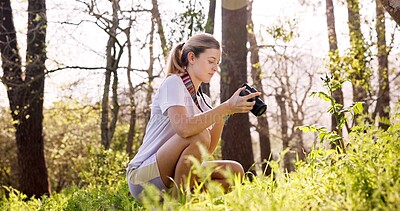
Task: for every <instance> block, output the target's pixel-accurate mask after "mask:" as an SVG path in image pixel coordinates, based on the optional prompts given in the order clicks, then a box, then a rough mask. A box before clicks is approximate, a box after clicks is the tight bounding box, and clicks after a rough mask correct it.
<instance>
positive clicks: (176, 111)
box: [168, 87, 261, 138]
mask: <svg viewBox="0 0 400 211" xmlns="http://www.w3.org/2000/svg"><path fill="white" fill-rule="evenodd" d="M244 89H245V87H242V88H239V89H238V90H237V91H236V92H235V93H234V94H233V95H232V97H231V98H230V99H229V100H227V101H225V102H224V103H222V104H220V105H218V106H217V107H215V108H213V109H211V110H208V111H206V112H204V113H201V114H197V115H194V116H192V117H189V116H188V114H187V111H186V108H185V107H184V106H172V107H170V108H169V109H168V117H169V119H170V121H171V124H172V127H173V128H174V129H175V131H176V133H177V134H178V135H179V136H181V137H182V138H188V137H190V136H193V135H196V134H198V133H200V132H201V131H203V130H205V129H206V128H208V127H209V126H210V125H212V124H214V123H215V122H218V121H221V120H222V119H223V117H224V116H226V115H230V114H234V113H247V112H249V111H250V110H251V109H252V108H253V106H254V104H255V101H253V102H247V100H248V99H250V98H254V97H256V96H259V95H260V94H261V93H260V92H256V93H251V94H248V95H246V96H239V93H240V92H241V91H242V90H244ZM221 130H222V128H221ZM216 132H217V131H216Z"/></svg>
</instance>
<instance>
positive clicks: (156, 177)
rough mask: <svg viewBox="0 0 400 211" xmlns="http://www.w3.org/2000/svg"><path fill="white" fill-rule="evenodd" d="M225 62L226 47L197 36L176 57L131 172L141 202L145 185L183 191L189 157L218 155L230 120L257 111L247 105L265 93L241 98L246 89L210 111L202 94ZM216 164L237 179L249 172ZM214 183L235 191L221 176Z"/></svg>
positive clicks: (156, 98) (230, 164) (129, 176)
mask: <svg viewBox="0 0 400 211" xmlns="http://www.w3.org/2000/svg"><path fill="white" fill-rule="evenodd" d="M220 57H221V49H220V44H219V42H218V41H217V40H216V39H215V38H214V37H213V36H212V35H209V34H198V35H194V36H192V37H191V38H190V39H189V40H188V41H187V42H185V43H182V44H178V45H176V46H175V47H174V48H173V49H172V51H171V52H170V55H169V58H168V64H167V71H168V76H167V78H166V79H165V80H164V81H163V83H162V84H161V86H160V88H159V89H158V91H157V93H156V95H155V96H154V99H153V102H152V111H151V117H150V121H149V123H148V125H147V128H146V135H145V136H144V140H143V144H142V146H141V147H140V149H139V151H138V153H137V154H136V156H135V157H134V158H133V159H132V160H131V162H130V163H129V165H128V168H127V180H128V184H129V188H130V191H131V193H132V195H133V196H134V197H135V198H136V199H139V200H140V194H141V192H142V190H143V185H144V184H149V183H150V184H153V185H155V186H156V187H157V188H158V189H160V190H163V189H169V188H170V187H172V186H174V185H173V184H174V183H175V184H176V186H175V187H180V185H181V184H183V183H184V182H186V179H187V176H188V175H189V172H190V169H191V166H192V165H193V163H192V162H191V161H190V160H189V159H188V157H189V156H193V157H195V158H196V159H198V160H200V161H201V158H202V156H201V152H200V147H201V146H202V147H205V148H206V149H208V153H213V152H214V150H215V148H216V146H217V144H218V141H219V139H220V137H221V133H222V129H223V127H224V119H225V118H224V117H228V116H229V115H231V114H234V113H246V112H249V111H250V110H251V109H252V107H253V105H254V103H255V102H254V101H253V102H247V100H248V99H250V98H254V97H256V96H259V95H260V93H259V92H257V93H252V94H249V95H246V96H243V97H242V96H239V93H240V91H242V90H244V89H245V87H242V88H240V89H238V90H237V91H236V92H235V93H234V94H233V95H232V97H231V98H230V99H229V100H227V101H225V102H224V103H222V104H220V105H218V106H216V107H215V108H212V107H211V106H209V104H210V98H209V97H208V96H206V95H204V94H203V93H202V92H201V90H200V85H201V83H209V82H210V80H211V78H212V76H213V75H214V74H215V73H216V72H217V70H218V65H219V62H220ZM210 164H212V165H214V166H216V167H218V168H222V169H226V170H229V171H231V172H232V173H233V174H239V175H241V176H242V175H243V174H244V172H243V167H242V166H241V165H240V164H239V163H238V162H235V161H228V160H223V161H208V162H204V163H203V165H210ZM211 177H212V178H211V179H212V180H215V181H218V182H220V183H221V184H222V186H223V187H224V188H228V187H229V184H228V183H227V181H226V178H225V177H224V176H223V175H222V174H221V173H220V172H217V171H215V172H213V174H212V175H211ZM190 178H191V181H189V184H190V185H193V184H194V181H195V180H196V177H194V176H191V177H190ZM172 179H173V181H172Z"/></svg>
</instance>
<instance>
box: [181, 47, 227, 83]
mask: <svg viewBox="0 0 400 211" xmlns="http://www.w3.org/2000/svg"><path fill="white" fill-rule="evenodd" d="M220 58H221V51H220V50H219V49H206V50H205V51H204V52H203V53H201V54H200V55H199V57H195V56H194V54H193V53H191V55H190V56H189V64H190V66H189V69H190V70H191V72H192V73H191V77H192V80H193V77H194V78H195V79H197V80H198V81H199V82H203V83H209V82H210V80H211V78H212V77H213V75H214V74H215V73H216V72H217V70H218V66H219V62H220Z"/></svg>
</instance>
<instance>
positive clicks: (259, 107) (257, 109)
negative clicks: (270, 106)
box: [239, 84, 267, 116]
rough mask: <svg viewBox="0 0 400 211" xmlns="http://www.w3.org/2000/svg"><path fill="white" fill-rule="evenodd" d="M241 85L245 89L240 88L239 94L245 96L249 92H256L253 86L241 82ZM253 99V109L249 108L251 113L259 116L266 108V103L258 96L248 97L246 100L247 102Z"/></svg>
mask: <svg viewBox="0 0 400 211" xmlns="http://www.w3.org/2000/svg"><path fill="white" fill-rule="evenodd" d="M243 86H245V87H246V89H245V90H242V91H241V92H240V93H239V95H240V96H246V95H248V94H250V93H255V92H257V90H256V89H255V88H253V87H251V86H249V85H247V84H243ZM243 86H242V87H243ZM254 100H255V101H256V103H255V104H254V106H253V109H251V113H253V114H254V115H256V116H261V115H262V114H263V113H265V111H266V110H267V105H266V104H265V103H264V102H263V101H262V100H261V99H260V98H259V97H255V98H250V99H248V100H247V102H253V101H254Z"/></svg>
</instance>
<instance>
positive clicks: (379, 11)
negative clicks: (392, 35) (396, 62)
mask: <svg viewBox="0 0 400 211" xmlns="http://www.w3.org/2000/svg"><path fill="white" fill-rule="evenodd" d="M399 4H400V2H399ZM399 9H400V8H399ZM376 34H377V45H378V63H379V66H378V72H379V76H378V77H379V91H378V99H377V102H376V107H375V111H374V113H373V119H375V117H376V116H377V115H378V116H379V118H383V119H387V120H388V119H389V109H390V104H389V103H390V95H389V92H390V88H389V72H388V70H389V68H388V66H389V65H388V52H387V50H386V49H387V46H386V38H385V35H386V27H385V12H384V10H383V6H382V4H381V2H380V1H376ZM379 127H381V128H383V129H384V130H387V129H388V128H389V125H388V124H386V123H385V121H379Z"/></svg>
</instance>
